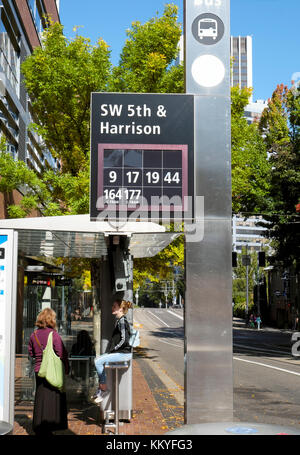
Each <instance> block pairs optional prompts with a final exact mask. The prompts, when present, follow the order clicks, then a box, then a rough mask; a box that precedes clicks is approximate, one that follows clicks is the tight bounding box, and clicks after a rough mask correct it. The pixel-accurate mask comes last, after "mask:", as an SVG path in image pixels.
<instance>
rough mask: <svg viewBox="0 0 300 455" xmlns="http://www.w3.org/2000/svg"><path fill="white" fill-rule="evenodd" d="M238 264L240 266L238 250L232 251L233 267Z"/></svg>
mask: <svg viewBox="0 0 300 455" xmlns="http://www.w3.org/2000/svg"><path fill="white" fill-rule="evenodd" d="M237 266H238V263H237V252H236V251H233V252H232V267H237Z"/></svg>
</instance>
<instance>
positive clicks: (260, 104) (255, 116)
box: [245, 100, 268, 124]
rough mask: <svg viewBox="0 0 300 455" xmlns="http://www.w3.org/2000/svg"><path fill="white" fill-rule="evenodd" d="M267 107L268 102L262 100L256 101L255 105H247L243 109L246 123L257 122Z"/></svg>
mask: <svg viewBox="0 0 300 455" xmlns="http://www.w3.org/2000/svg"><path fill="white" fill-rule="evenodd" d="M267 107H268V102H267V101H264V100H257V101H255V103H253V102H252V103H249V104H248V105H247V106H246V107H245V118H246V120H247V122H248V123H249V124H250V123H254V122H259V120H260V118H261V116H262V113H263V111H264V110H265V109H266V108H267Z"/></svg>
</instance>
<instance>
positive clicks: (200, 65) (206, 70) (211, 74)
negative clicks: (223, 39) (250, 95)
mask: <svg viewBox="0 0 300 455" xmlns="http://www.w3.org/2000/svg"><path fill="white" fill-rule="evenodd" d="M192 76H193V78H194V80H195V81H196V82H197V84H199V85H201V86H202V87H207V88H210V87H216V86H217V85H219V84H221V82H222V81H223V80H224V77H225V66H224V64H223V62H221V60H220V59H219V58H218V57H216V56H214V55H208V54H207V55H201V56H200V57H198V58H196V60H195V61H194V63H193V65H192Z"/></svg>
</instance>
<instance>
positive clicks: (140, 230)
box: [0, 215, 180, 424]
mask: <svg viewBox="0 0 300 455" xmlns="http://www.w3.org/2000/svg"><path fill="white" fill-rule="evenodd" d="M178 235H180V234H179V233H170V232H166V229H165V227H164V226H161V225H159V224H156V223H151V222H140V223H139V222H127V223H122V224H114V225H113V224H111V223H108V222H105V221H104V222H91V221H90V216H89V215H74V216H73V215H70V216H61V217H41V218H27V219H11V220H1V221H0V240H1V238H3V239H8V243H7V244H6V243H5V242H4V243H3V245H1V246H4V248H3V251H4V250H5V248H6V250H5V251H4V252H3V254H2V256H4V258H3V257H2V256H1V255H0V256H1V258H2V259H3V260H2V262H3V261H4V262H5V261H6V262H5V265H1V264H2V262H1V258H0V262H1V264H0V269H1V270H2V268H3V269H5V272H6V275H5V277H4V280H5V281H6V288H7V291H6V290H5V291H3V293H4V294H5V295H4V303H5V305H4V306H3V308H2V311H3V315H1V316H3V317H2V320H3V321H5V324H2V325H1V326H0V331H1V333H0V340H1V344H0V366H1V368H0V388H1V393H0V413H1V415H0V420H4V421H7V422H9V423H11V424H13V420H14V402H15V399H18V400H21V401H22V400H27V401H28V400H29V401H30V400H32V399H33V396H34V374H33V366H32V365H31V363H30V361H29V360H28V357H27V344H28V340H29V337H30V334H31V333H32V331H33V330H34V322H35V318H36V315H37V313H38V312H39V311H40V310H41V309H42V308H45V307H47V306H51V307H52V308H53V309H54V310H55V311H56V312H57V315H58V330H59V331H60V333H61V335H62V337H63V340H64V342H65V344H66V346H67V349H68V351H69V352H70V351H72V350H73V346H75V345H76V342H78V339H80V336H82V334H83V333H84V334H85V336H86V337H89V339H90V340H93V346H94V348H93V352H90V353H88V354H90V355H87V353H86V352H85V355H84V356H76V355H74V356H73V357H72V358H71V365H72V374H71V377H69V378H68V382H67V393H69V396H70V398H71V400H72V399H78V398H79V399H81V400H82V399H87V398H88V395H89V394H90V389H91V388H92V387H94V383H95V372H94V368H93V361H92V357H93V356H94V355H95V354H100V353H104V352H105V351H106V348H107V346H108V342H109V339H110V335H111V331H112V328H113V324H114V320H113V317H112V315H111V302H112V299H113V295H114V294H115V293H116V292H118V293H121V294H122V295H124V297H126V298H128V299H130V300H133V258H146V257H153V256H155V255H156V254H157V253H159V252H160V251H162V250H163V249H164V248H165V247H166V246H167V245H169V244H170V243H171V242H172V241H173V240H174V239H175V238H176V237H178ZM1 251H2V249H1ZM54 258H78V259H80V258H84V259H92V260H94V261H95V264H96V268H97V269H98V273H97V274H96V276H97V280H98V282H97V283H96V284H97V285H96V286H95V287H96V290H95V292H94V295H93V298H92V299H90V300H89V304H88V305H86V304H85V303H84V302H83V310H84V311H83V312H82V313H81V314H76V309H75V308H74V302H73V297H74V292H72V291H73V290H72V281H70V280H66V281H65V285H64V279H65V277H60V278H59V279H58V278H57V279H56V280H49V282H50V286H49V283H48V281H47V280H43V279H41V277H39V278H36V279H35V280H31V282H30V283H29V282H28V278H27V276H26V270H27V269H29V270H31V271H39V270H42V269H43V268H44V267H46V268H47V267H50V266H51V267H54V268H55V261H54V260H53V259H54ZM30 260H31V261H33V262H31V264H32V263H33V264H38V265H30V266H27V267H26V264H28V263H29V262H28V261H30ZM4 262H3V264H4ZM41 264H43V265H41ZM36 276H38V275H36ZM53 276H55V273H53ZM2 281H3V280H2ZM55 281H56V283H57V285H55V284H54V285H53V282H55ZM58 283H60V285H59V284H58ZM6 288H5V289H6ZM0 293H1V290H0ZM0 298H1V297H0ZM74 310H75V311H74ZM77 316H78V317H77ZM129 318H131V319H132V318H133V314H132V313H131V314H129ZM15 340H17V346H16V344H15ZM1 345H2V347H1ZM16 347H17V349H16ZM1 353H2V356H1ZM4 353H5V355H4ZM75 354H76V352H75ZM111 380H112V378H111V377H110V376H109V375H108V381H111ZM120 392H121V393H120V396H121V397H123V398H122V400H121V402H120V418H123V419H128V420H130V418H131V412H132V367H130V368H129V369H128V370H127V371H126V372H125V373H124V374H123V375H122V377H121V380H120ZM1 400H2V402H1ZM111 409H113V403H112V400H111V398H110V397H109V398H108V399H107V401H106V402H104V403H103V405H102V407H101V412H102V414H103V415H102V417H103V418H105V412H107V411H108V412H111Z"/></svg>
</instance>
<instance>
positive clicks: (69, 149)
mask: <svg viewBox="0 0 300 455" xmlns="http://www.w3.org/2000/svg"><path fill="white" fill-rule="evenodd" d="M22 72H23V74H24V77H25V85H26V88H27V91H28V93H29V96H30V97H31V100H32V107H33V111H34V114H35V118H36V120H37V121H36V123H34V124H33V128H34V129H35V130H36V131H37V132H38V133H39V134H40V135H41V136H42V137H43V139H44V141H45V145H46V146H47V147H48V149H49V150H50V151H51V153H52V154H53V156H55V157H57V158H59V160H61V163H62V167H63V172H68V173H70V174H71V175H77V174H78V172H80V171H82V170H85V169H86V168H87V166H88V161H89V140H90V136H89V127H90V98H91V92H96V91H101V90H104V89H106V88H107V83H108V78H109V74H110V61H109V48H108V45H107V44H106V43H105V42H104V41H103V40H99V41H98V43H97V45H95V46H93V45H91V43H90V40H89V39H87V38H83V37H82V36H79V35H76V38H75V39H74V40H68V39H67V38H66V37H65V36H64V35H63V26H62V25H61V24H57V23H56V24H53V25H52V26H51V27H49V28H48V29H46V30H45V32H44V34H43V46H42V47H38V48H36V49H35V50H34V52H33V54H32V55H30V56H29V57H28V58H27V59H26V60H25V62H24V63H23V64H22Z"/></svg>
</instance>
